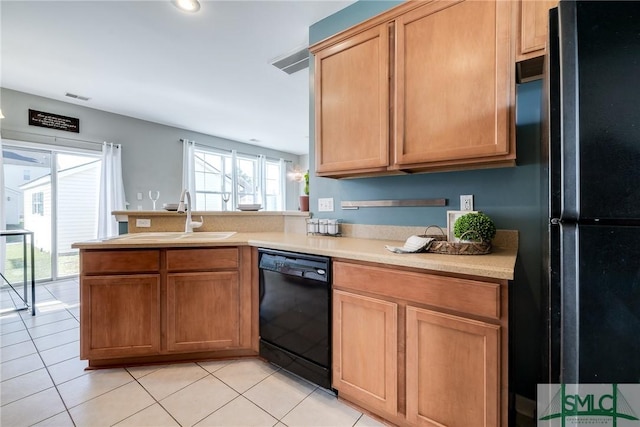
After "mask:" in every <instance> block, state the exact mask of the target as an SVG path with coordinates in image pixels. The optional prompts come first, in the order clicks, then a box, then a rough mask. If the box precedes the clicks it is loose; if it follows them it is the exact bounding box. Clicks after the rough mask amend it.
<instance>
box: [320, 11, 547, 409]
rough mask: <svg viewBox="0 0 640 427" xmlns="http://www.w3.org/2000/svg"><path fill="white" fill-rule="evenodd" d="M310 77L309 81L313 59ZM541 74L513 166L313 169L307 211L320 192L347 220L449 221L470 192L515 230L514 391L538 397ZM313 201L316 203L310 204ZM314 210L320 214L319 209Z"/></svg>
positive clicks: (521, 117) (522, 120) (523, 104)
mask: <svg viewBox="0 0 640 427" xmlns="http://www.w3.org/2000/svg"><path fill="white" fill-rule="evenodd" d="M398 3H400V2H388V1H385V2H380V1H359V2H356V3H354V4H353V5H351V6H349V7H347V8H345V9H343V10H341V11H339V12H337V13H336V14H334V15H332V16H329V17H328V18H326V19H324V20H322V21H319V22H317V23H316V24H314V25H313V26H311V28H310V29H309V40H310V42H311V43H314V42H317V41H320V40H322V39H324V38H326V37H329V36H331V35H332V34H335V33H336V32H339V31H341V30H343V29H346V28H348V27H350V26H352V25H354V24H357V23H358V22H360V21H362V20H364V19H366V18H368V17H371V16H374V15H376V14H378V13H380V12H381V11H384V10H386V9H388V8H389V7H392V6H394V5H396V4H398ZM311 65H312V68H311V81H313V62H312V64H311ZM313 101H314V96H313V89H311V97H310V106H311V108H310V109H311V111H310V117H311V120H310V123H311V128H312V129H311V132H310V135H314V132H313V126H314V125H313V117H314V103H313ZM541 102H542V84H541V82H540V81H537V82H532V83H527V84H524V85H519V86H518V87H517V109H516V115H517V118H516V128H517V129H516V143H517V158H518V160H517V163H518V165H517V166H516V167H512V168H500V169H483V170H473V171H461V172H443V173H432V174H417V175H403V176H391V177H377V178H359V179H348V180H337V179H328V178H319V177H316V176H314V174H313V173H311V175H312V176H311V180H310V189H311V194H310V196H311V197H310V199H311V201H310V207H311V208H310V210H311V211H314V210H317V199H318V198H319V197H333V198H334V206H335V207H336V210H335V211H334V212H330V213H326V212H322V213H321V216H322V217H328V218H341V219H342V220H343V221H344V222H347V223H358V224H388V225H414V226H427V225H430V224H436V225H440V226H446V211H447V210H457V209H458V208H459V196H460V195H461V194H473V195H474V204H475V206H474V207H475V209H476V210H481V211H484V212H485V213H487V214H488V215H489V216H491V217H492V218H493V219H494V221H495V223H496V226H497V227H498V228H499V229H510V230H518V231H519V232H520V246H519V256H518V262H517V266H516V275H515V280H514V281H513V283H512V285H511V316H512V318H511V324H510V327H511V331H510V332H511V351H510V365H511V375H510V376H511V391H512V392H516V393H518V394H521V395H524V396H527V397H529V398H532V399H533V398H535V385H536V383H537V382H539V381H540V380H539V378H540V373H539V371H540V358H541V350H540V349H541V340H542V334H541V320H540V319H541V317H540V294H541V283H542V282H541V279H542V277H541V273H542V268H541V267H542V250H541V249H542V234H543V231H544V230H543V228H542V224H543V218H542V215H541V213H542V212H543V209H542V206H543V205H542V201H541V197H542V196H541V194H542V193H541V190H542V187H541V186H542V185H543V181H542V176H541V174H542V164H541V149H540V147H541V134H540V130H541V129H540V124H541ZM314 147H315V144H314V141H313V138H311V142H310V158H309V162H310V167H311V171H312V172H313V169H314V165H315V156H314ZM422 198H446V199H448V201H449V204H448V206H446V207H442V208H439V207H438V208H433V207H431V208H429V207H413V208H366V209H360V210H341V209H340V202H341V201H342V200H382V199H422ZM314 208H315V209H314ZM318 216H319V215H318Z"/></svg>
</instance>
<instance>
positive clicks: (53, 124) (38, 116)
mask: <svg viewBox="0 0 640 427" xmlns="http://www.w3.org/2000/svg"><path fill="white" fill-rule="evenodd" d="M29 125H30V126H39V127H43V128H50V129H58V130H64V131H67V132H74V133H80V119H77V118H75V117H67V116H61V115H59V114H53V113H45V112H44V111H37V110H31V109H29Z"/></svg>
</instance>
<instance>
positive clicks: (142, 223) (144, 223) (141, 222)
mask: <svg viewBox="0 0 640 427" xmlns="http://www.w3.org/2000/svg"><path fill="white" fill-rule="evenodd" d="M136 227H140V228H142V227H151V220H150V219H142V218H136Z"/></svg>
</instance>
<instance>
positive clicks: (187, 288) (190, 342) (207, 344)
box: [166, 272, 242, 351]
mask: <svg viewBox="0 0 640 427" xmlns="http://www.w3.org/2000/svg"><path fill="white" fill-rule="evenodd" d="M240 305H241V301H240V282H239V278H238V273H237V272H206V273H175V274H173V273H172V274H168V275H167V307H166V316H167V350H169V351H192V350H203V351H206V350H219V349H226V348H237V347H239V345H240V330H241V326H242V325H241V321H240V313H241V310H240Z"/></svg>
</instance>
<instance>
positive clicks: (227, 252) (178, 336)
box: [80, 247, 258, 366]
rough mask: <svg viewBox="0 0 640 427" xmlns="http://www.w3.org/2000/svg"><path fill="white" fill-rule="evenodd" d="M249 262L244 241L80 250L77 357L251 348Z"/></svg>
mask: <svg viewBox="0 0 640 427" xmlns="http://www.w3.org/2000/svg"><path fill="white" fill-rule="evenodd" d="M254 261H255V260H254V256H253V254H252V249H251V248H250V247H221V248H181V249H172V248H169V249H141V250H126V249H122V250H119V249H113V250H81V252H80V263H81V276H80V300H81V321H80V329H81V339H80V344H81V345H80V346H81V355H80V357H81V359H88V360H89V361H90V363H89V364H90V366H108V365H113V364H117V363H146V362H162V361H170V360H185V359H188V358H189V355H190V354H197V355H200V357H203V356H206V357H213V356H214V352H218V353H216V354H221V355H223V356H230V355H256V354H257V340H258V325H257V323H258V322H257V316H254V314H253V311H254V308H255V311H256V312H257V307H256V303H257V289H254V286H253V284H254V280H253V278H254V277H255V276H254V275H255V272H254V270H253V267H252V265H253V263H254ZM256 283H257V281H256ZM256 288H257V287H256ZM221 352H222V353H221Z"/></svg>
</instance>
